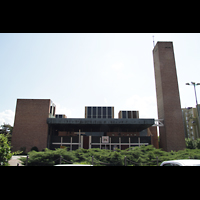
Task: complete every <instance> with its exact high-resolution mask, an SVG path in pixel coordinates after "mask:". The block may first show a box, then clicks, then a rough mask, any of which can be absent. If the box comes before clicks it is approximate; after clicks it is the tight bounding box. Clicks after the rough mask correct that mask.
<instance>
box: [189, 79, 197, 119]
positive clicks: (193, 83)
mask: <svg viewBox="0 0 200 200" xmlns="http://www.w3.org/2000/svg"><path fill="white" fill-rule="evenodd" d="M186 85H193V86H194V93H195V99H196V106H197V115H198V119H199V107H198V101H197V93H196V85H200V83H195V82H191V84H190V83H186Z"/></svg>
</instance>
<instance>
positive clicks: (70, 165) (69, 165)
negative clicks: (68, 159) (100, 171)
mask: <svg viewBox="0 0 200 200" xmlns="http://www.w3.org/2000/svg"><path fill="white" fill-rule="evenodd" d="M54 166H64V167H66V166H67V167H72V166H93V165H84V164H58V165H54Z"/></svg>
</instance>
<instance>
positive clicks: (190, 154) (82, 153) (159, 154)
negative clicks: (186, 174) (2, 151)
mask: <svg viewBox="0 0 200 200" xmlns="http://www.w3.org/2000/svg"><path fill="white" fill-rule="evenodd" d="M28 155H29V159H28V165H29V166H53V165H55V164H59V163H60V159H59V158H60V155H61V156H62V158H63V159H65V160H67V161H70V162H72V163H87V164H92V156H93V165H97V166H111V165H112V166H124V158H125V156H126V164H127V166H138V165H139V166H157V158H158V165H160V164H161V162H163V161H166V160H177V159H189V158H191V159H200V149H185V150H180V151H178V152H175V151H171V152H165V151H162V150H161V149H155V148H154V147H153V146H152V145H148V146H140V147H134V148H133V147H131V148H128V149H126V150H120V149H118V150H117V151H110V150H105V149H98V148H95V149H81V148H79V149H77V150H75V151H67V149H66V148H65V149H56V150H49V149H47V148H46V149H45V150H44V152H42V151H41V152H36V151H31V152H29V154H28ZM20 160H21V161H22V162H23V164H24V165H25V163H26V158H25V157H24V158H23V157H22V158H20ZM65 160H62V162H61V163H62V164H67V163H68V162H66V161H65Z"/></svg>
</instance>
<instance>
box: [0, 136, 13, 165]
mask: <svg viewBox="0 0 200 200" xmlns="http://www.w3.org/2000/svg"><path fill="white" fill-rule="evenodd" d="M11 157H12V153H11V149H10V145H9V144H8V138H7V137H6V136H5V135H4V134H0V165H3V166H8V165H9V164H8V161H9V160H10V159H11Z"/></svg>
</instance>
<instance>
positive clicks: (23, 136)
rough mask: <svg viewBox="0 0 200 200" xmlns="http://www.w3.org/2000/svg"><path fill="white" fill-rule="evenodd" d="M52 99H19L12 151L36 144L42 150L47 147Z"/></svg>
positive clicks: (28, 149) (29, 147) (29, 148)
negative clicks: (48, 121)
mask: <svg viewBox="0 0 200 200" xmlns="http://www.w3.org/2000/svg"><path fill="white" fill-rule="evenodd" d="M50 104H51V100H50V99H17V105H16V112H15V121H14V128H13V134H12V142H11V145H12V146H13V148H12V151H17V150H19V149H20V148H21V147H26V151H27V152H28V151H30V150H31V148H32V147H33V146H36V147H37V148H38V149H39V150H40V151H41V150H42V149H44V148H46V147H47V136H48V124H47V118H48V117H49V113H50Z"/></svg>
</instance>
